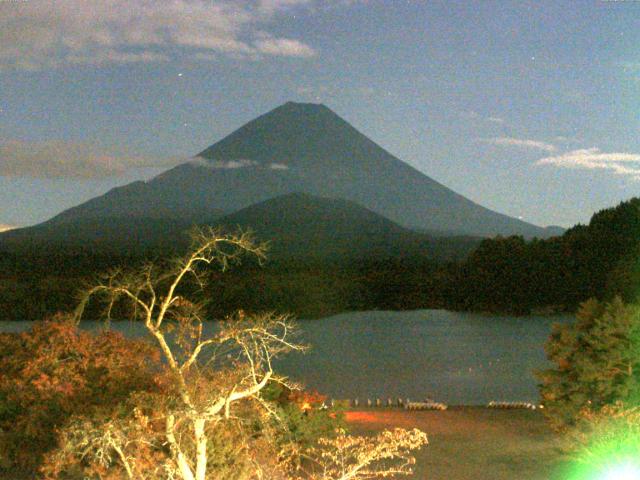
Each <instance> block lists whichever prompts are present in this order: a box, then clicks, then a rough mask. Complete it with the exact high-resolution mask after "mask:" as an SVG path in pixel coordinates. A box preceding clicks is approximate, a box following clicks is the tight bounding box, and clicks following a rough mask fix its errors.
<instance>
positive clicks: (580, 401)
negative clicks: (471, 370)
mask: <svg viewBox="0 0 640 480" xmlns="http://www.w3.org/2000/svg"><path fill="white" fill-rule="evenodd" d="M545 348H546V352H547V356H548V357H549V359H550V360H551V361H552V362H553V363H554V364H555V366H554V368H551V369H547V370H544V371H542V372H539V373H538V377H539V378H540V379H541V380H542V384H541V386H540V393H541V396H542V403H543V405H544V407H545V410H544V412H545V415H546V416H547V418H548V419H549V420H550V422H551V424H552V425H553V426H554V427H555V428H557V429H559V430H563V429H565V428H566V427H568V426H571V425H573V424H574V423H575V422H576V420H577V419H578V418H579V417H580V416H581V415H582V414H583V412H584V411H585V410H589V411H591V412H593V413H598V412H599V411H600V410H601V409H602V408H604V407H606V406H610V405H613V404H615V403H616V402H619V401H621V402H624V403H632V402H635V401H636V400H637V399H638V395H639V394H640V309H638V307H637V306H634V305H625V304H624V303H622V301H621V300H620V299H618V298H617V299H614V300H613V301H612V302H611V303H606V304H605V303H600V302H598V301H596V300H590V301H588V302H585V303H584V304H583V305H582V307H581V308H580V310H579V312H578V314H577V315H576V321H575V322H574V323H573V324H571V325H556V326H555V327H554V330H553V332H552V334H551V337H550V338H549V341H548V342H547V345H546V347H545Z"/></svg>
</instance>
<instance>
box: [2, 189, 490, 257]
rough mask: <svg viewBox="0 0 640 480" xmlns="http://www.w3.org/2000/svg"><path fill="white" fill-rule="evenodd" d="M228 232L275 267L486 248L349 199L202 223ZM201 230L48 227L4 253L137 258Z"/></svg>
mask: <svg viewBox="0 0 640 480" xmlns="http://www.w3.org/2000/svg"><path fill="white" fill-rule="evenodd" d="M199 224H207V225H211V226H214V227H219V228H222V229H223V230H225V231H231V232H232V231H237V230H238V229H243V230H249V229H250V230H252V231H253V232H255V234H256V237H257V238H258V240H260V241H267V242H269V243H270V249H269V259H271V260H278V259H291V258H315V259H324V260H327V259H331V258H333V259H342V260H344V259H349V258H365V257H366V258H388V257H397V258H402V257H405V258H406V257H412V256H421V257H426V258H432V259H434V260H451V259H454V258H463V257H466V256H467V255H468V254H469V253H470V252H471V251H472V250H473V249H474V248H475V247H476V246H477V245H478V244H479V242H480V239H479V238H473V237H447V238H444V237H440V238H434V237H433V236H430V235H427V234H423V233H418V232H414V231H412V230H409V229H406V228H404V227H401V226H399V225H397V224H396V223H394V222H392V221H391V220H388V219H386V218H385V217H382V216H381V215H378V214H377V213H375V212H372V211H371V210H368V209H366V208H364V207H361V206H360V205H358V204H356V203H354V202H351V201H348V200H342V199H331V198H321V197H315V196H312V195H309V194H305V193H291V194H286V195H282V196H279V197H275V198H272V199H269V200H265V201H264V202H259V203H257V204H254V205H251V206H249V207H247V208H244V209H241V210H239V211H237V212H235V213H233V214H231V215H228V216H224V217H222V218H212V219H210V220H208V221H204V222H199ZM193 225H194V222H188V221H183V220H178V219H173V218H168V219H166V218H165V219H158V218H148V217H144V218H140V217H104V218H100V219H98V218H88V219H87V218H75V219H70V220H68V221H66V222H64V223H53V222H48V223H44V224H41V225H37V226H35V227H30V228H23V229H16V230H13V231H11V232H7V234H6V235H3V237H2V239H0V246H3V247H5V248H6V247H8V248H9V250H11V251H16V250H17V251H20V250H27V251H38V249H39V248H41V247H43V246H49V245H53V246H56V245H57V246H62V247H73V248H74V249H78V248H80V249H88V250H96V251H100V252H113V253H118V252H129V253H135V252H140V251H143V250H145V249H164V250H166V249H170V248H177V249H181V248H183V247H186V245H187V243H188V241H189V237H188V235H187V233H188V230H189V229H190V228H191V227H192V226H193Z"/></svg>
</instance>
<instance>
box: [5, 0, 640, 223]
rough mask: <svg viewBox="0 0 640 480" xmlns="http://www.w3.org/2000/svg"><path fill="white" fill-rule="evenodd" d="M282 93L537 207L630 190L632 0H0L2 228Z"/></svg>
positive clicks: (518, 203)
mask: <svg viewBox="0 0 640 480" xmlns="http://www.w3.org/2000/svg"><path fill="white" fill-rule="evenodd" d="M286 101H299V102H313V103H323V104H325V105H327V106H328V107H329V108H331V109H332V110H333V111H335V112H336V113H337V114H339V115H340V116H342V117H343V118H344V119H346V120H347V121H348V122H350V123H351V124H352V125H353V126H355V127H356V128H357V129H358V130H360V131H361V132H362V133H364V134H365V135H367V136H369V137H370V138H371V139H372V140H374V141H375V142H376V143H378V144H379V145H381V146H382V147H384V148H385V149H386V150H388V151H389V152H391V153H392V154H394V155H395V156H396V157H398V158H400V159H401V160H403V161H405V162H407V163H409V164H410V165H412V166H414V167H415V168H417V169H418V170H420V171H422V172H423V173H425V174H427V175H428V176H430V177H431V178H433V179H435V180H437V181H438V182H440V183H442V184H444V185H446V186H447V187H449V188H451V189H453V190H455V191H456V192H458V193H460V194H462V195H464V196H466V197H467V198H469V199H471V200H473V201H475V202H477V203H479V204H481V205H483V206H486V207H488V208H491V209H493V210H496V211H499V212H501V213H505V214H508V215H511V216H514V217H519V218H522V219H523V220H525V221H529V222H532V223H535V224H537V225H552V224H553V225H561V226H565V227H567V226H571V225H574V224H576V223H586V222H588V221H589V218H590V216H591V215H592V214H593V213H594V212H595V211H597V210H600V209H602V208H606V207H610V206H613V205H615V204H617V203H619V202H620V201H623V200H626V199H629V198H631V197H633V196H638V195H640V1H634V0H609V1H607V0H595V1H591V0H570V1H562V0H558V1H553V2H551V1H544V2H540V1H526V0H518V1H516V0H513V1H509V0H498V1H489V0H483V1H477V2H472V1H455V0H445V1H436V0H429V1H421V0H411V1H400V0H387V1H383V0H378V1H376V0H368V1H365V0H361V1H358V0H350V1H349V0H335V1H320V0H226V1H218V0H166V1H162V2H160V1H156V0H60V1H45V0H0V229H2V227H3V225H19V226H24V225H31V224H34V223H38V222H41V221H44V220H46V219H48V218H50V217H51V216H53V215H55V214H57V213H59V212H60V211H62V210H64V209H66V208H69V207H71V206H74V205H76V204H78V203H81V202H83V201H85V200H87V199H89V198H92V197H94V196H96V195H100V194H102V193H104V192H106V191H107V190H109V189H110V188H112V187H114V186H117V185H122V184H126V183H129V182H131V181H133V180H136V179H146V178H150V177H152V176H154V175H156V174H158V173H160V172H161V171H163V170H165V169H167V168H169V167H170V166H173V165H175V164H177V163H180V162H182V161H186V159H187V158H189V157H191V156H193V155H195V154H197V153H198V152H200V151H201V150H203V149H204V148H206V147H207V146H209V145H211V144H213V143H215V142H216V141H218V140H219V139H221V138H223V137H224V136H225V135H227V134H229V133H231V132H232V131H233V130H235V129H236V128H238V127H240V126H241V125H243V124H244V123H246V122H247V121H249V120H251V119H253V118H255V117H256V116H258V115H260V114H263V113H265V112H267V111H269V110H271V109H273V108H275V107H277V106H278V105H280V104H282V103H284V102H286Z"/></svg>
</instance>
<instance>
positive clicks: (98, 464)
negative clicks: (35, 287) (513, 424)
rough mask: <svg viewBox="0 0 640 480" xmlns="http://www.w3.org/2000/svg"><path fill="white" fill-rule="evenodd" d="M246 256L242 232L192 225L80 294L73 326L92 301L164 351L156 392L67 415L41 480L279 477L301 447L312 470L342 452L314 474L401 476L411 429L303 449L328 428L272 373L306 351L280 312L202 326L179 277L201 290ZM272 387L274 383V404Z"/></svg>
mask: <svg viewBox="0 0 640 480" xmlns="http://www.w3.org/2000/svg"><path fill="white" fill-rule="evenodd" d="M246 252H248V253H251V254H253V255H255V256H256V257H258V258H259V259H260V258H262V257H263V255H264V248H263V246H261V245H256V244H254V243H253V241H252V238H251V237H250V235H248V234H240V235H237V236H229V235H221V234H219V233H218V232H216V231H213V230H197V231H195V232H194V234H193V244H192V247H191V248H190V250H189V251H188V252H187V254H186V255H185V256H184V257H181V258H177V259H176V260H174V261H173V262H171V263H168V264H166V265H160V266H158V265H156V264H153V263H149V264H145V265H143V266H142V267H140V268H137V269H133V270H129V271H121V270H116V271H112V272H110V273H109V274H108V275H106V276H105V277H104V278H103V280H102V281H101V282H99V283H97V284H95V285H94V286H92V287H90V288H89V289H88V290H87V291H86V293H85V295H84V297H83V299H82V301H81V303H80V305H79V307H78V309H77V311H76V314H77V318H78V319H80V318H81V316H82V314H83V312H84V310H85V308H86V306H87V305H88V304H89V302H90V301H92V300H94V299H98V300H101V302H102V303H103V304H104V305H105V310H104V312H105V313H104V314H105V316H106V318H109V317H110V315H111V314H112V313H113V312H114V311H115V310H118V311H121V312H128V314H129V315H130V317H131V319H132V320H137V321H140V322H142V323H143V325H144V327H145V329H146V331H147V334H148V336H149V337H150V338H151V339H152V340H153V341H154V343H155V344H156V345H157V347H158V349H159V351H160V353H161V356H162V362H156V368H157V370H158V373H157V375H156V378H155V384H156V385H157V390H155V391H149V392H136V393H135V394H132V395H129V396H128V397H127V398H126V399H124V401H123V402H122V403H120V404H119V406H118V410H117V411H115V412H108V413H107V414H105V412H104V411H102V410H96V411H94V412H89V413H88V414H83V413H80V414H78V415H74V416H73V417H71V418H70V419H69V421H68V422H66V423H65V424H64V425H63V426H62V427H61V428H59V448H57V449H56V450H54V451H51V452H49V454H48V455H47V457H46V462H45V465H44V467H43V469H42V472H43V473H44V474H45V475H46V476H47V478H50V479H59V478H68V477H70V476H74V475H81V476H83V477H84V478H103V479H112V478H114V479H115V478H129V479H134V478H136V479H137V478H145V479H160V478H170V479H174V478H175V479H181V480H205V479H213V478H228V479H237V480H242V479H254V478H255V479H261V478H282V479H285V478H289V477H290V473H291V471H292V469H295V468H299V467H300V466H301V465H302V463H303V462H301V460H300V459H301V455H304V452H308V455H307V457H309V458H313V455H314V452H316V451H322V453H321V454H320V455H319V456H318V457H317V458H316V459H315V460H314V461H315V463H317V464H319V465H322V464H323V463H322V461H324V460H321V459H328V458H331V455H332V454H331V450H332V449H338V450H337V453H336V455H343V456H344V455H346V456H345V457H344V459H343V460H345V461H346V462H347V463H346V464H345V466H344V467H341V468H343V474H342V476H337V477H336V476H335V475H338V473H339V472H338V470H336V469H335V468H334V467H331V466H330V465H329V464H326V468H325V470H326V472H327V474H326V475H323V476H322V477H317V478H324V479H327V480H328V479H330V478H336V479H337V478H341V479H344V480H346V479H347V478H360V477H358V476H357V475H356V476H354V475H353V474H355V473H356V472H359V471H360V470H362V471H366V472H369V476H370V477H371V476H383V475H388V474H389V472H398V473H403V472H405V471H408V470H406V465H408V463H407V462H408V461H409V457H407V456H406V452H407V451H409V450H412V449H415V448H419V447H420V446H422V445H423V444H424V443H426V437H425V439H424V441H422V440H421V438H422V437H421V435H424V434H422V433H421V432H417V431H415V432H405V431H396V432H394V433H389V434H388V435H386V434H385V435H383V436H380V438H379V440H378V445H375V446H374V445H373V444H371V443H368V440H364V439H361V440H359V439H358V438H357V437H347V436H346V435H345V434H344V433H343V432H342V433H339V434H338V437H336V438H337V439H341V442H338V443H335V441H336V440H335V439H334V440H332V439H331V438H324V437H322V438H320V439H319V440H318V441H319V442H320V445H319V447H310V446H309V444H311V443H315V440H317V438H318V436H319V435H321V434H323V433H325V432H326V429H327V428H326V427H327V425H329V424H332V425H333V426H334V427H335V424H333V422H332V417H331V415H330V414H329V415H327V414H324V413H323V414H319V413H318V414H316V413H311V414H309V411H310V410H313V406H314V405H317V404H318V403H319V402H320V401H321V397H320V396H318V395H314V394H310V393H296V390H298V386H297V385H295V384H293V383H291V382H290V381H289V380H288V379H287V378H285V377H281V376H278V375H277V374H276V372H274V370H273V367H272V361H273V359H274V358H276V357H277V356H278V355H281V354H284V353H286V352H288V351H291V350H302V349H304V347H303V346H302V345H300V344H298V343H296V342H295V340H294V333H295V325H294V324H293V323H292V322H291V321H290V319H289V318H288V317H286V316H281V315H275V314H271V313H263V314H259V315H247V314H245V313H244V312H243V311H239V312H238V313H237V314H235V315H233V316H229V317H227V318H226V320H225V321H223V322H221V323H220V324H219V325H218V327H217V328H216V329H214V331H212V332H208V331H205V325H204V323H203V319H204V318H205V313H204V308H203V304H202V303H198V302H196V301H194V300H193V298H191V299H189V297H187V296H186V295H185V290H184V286H185V284H186V281H187V279H191V281H192V282H193V284H195V285H200V286H204V285H205V284H206V282H207V277H208V275H207V274H208V272H209V269H208V268H203V267H210V266H213V265H217V266H218V267H219V268H220V269H221V270H223V271H224V270H226V269H227V267H228V266H230V265H231V264H233V263H237V262H238V261H239V258H240V256H241V255H242V254H243V253H246ZM188 291H190V290H187V292H188ZM273 385H276V386H278V385H279V386H281V391H280V394H279V395H278V396H277V398H274V397H275V395H274V390H273V388H270V387H272V386H273ZM275 393H277V390H276V391H275ZM283 393H286V401H285V402H282V401H281V396H282V394H283ZM278 400H280V401H278ZM294 409H299V410H300V411H301V412H302V413H301V414H294V412H295V410H294ZM304 411H306V412H307V413H304ZM309 419H311V420H312V421H308V420H309ZM332 442H334V443H332ZM318 449H319V450H318ZM398 461H400V465H399V466H398V465H397V462H398ZM354 462H359V463H357V464H356V463H354ZM403 462H404V463H403ZM352 463H353V466H350V465H351V464H352ZM350 472H351V473H350ZM385 472H386V473H385ZM328 475H332V476H328ZM358 475H359V474H358Z"/></svg>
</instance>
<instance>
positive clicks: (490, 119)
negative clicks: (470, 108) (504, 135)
mask: <svg viewBox="0 0 640 480" xmlns="http://www.w3.org/2000/svg"><path fill="white" fill-rule="evenodd" d="M487 121H488V122H492V123H504V118H500V117H487Z"/></svg>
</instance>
